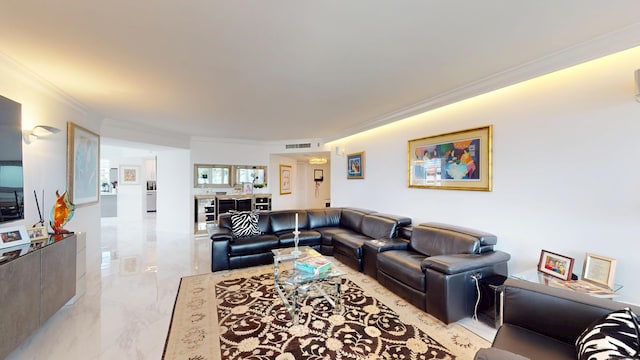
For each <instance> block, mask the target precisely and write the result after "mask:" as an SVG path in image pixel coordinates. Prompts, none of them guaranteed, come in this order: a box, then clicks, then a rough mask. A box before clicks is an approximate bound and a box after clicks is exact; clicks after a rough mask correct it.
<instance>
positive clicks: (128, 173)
mask: <svg viewBox="0 0 640 360" xmlns="http://www.w3.org/2000/svg"><path fill="white" fill-rule="evenodd" d="M139 177H140V167H139V166H129V165H122V166H120V185H137V184H139V183H140V178H139Z"/></svg>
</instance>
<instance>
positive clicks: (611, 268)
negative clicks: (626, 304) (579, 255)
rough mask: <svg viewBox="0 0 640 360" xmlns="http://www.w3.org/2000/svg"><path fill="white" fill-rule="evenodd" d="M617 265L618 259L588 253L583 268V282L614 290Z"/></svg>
mask: <svg viewBox="0 0 640 360" xmlns="http://www.w3.org/2000/svg"><path fill="white" fill-rule="evenodd" d="M616 263H617V261H616V259H612V258H609V257H606V256H601V255H596V254H591V253H587V254H586V255H585V258H584V265H583V266H582V280H585V281H588V282H590V283H593V284H596V285H600V286H604V287H607V288H609V289H613V287H614V285H615V284H614V281H615V275H616Z"/></svg>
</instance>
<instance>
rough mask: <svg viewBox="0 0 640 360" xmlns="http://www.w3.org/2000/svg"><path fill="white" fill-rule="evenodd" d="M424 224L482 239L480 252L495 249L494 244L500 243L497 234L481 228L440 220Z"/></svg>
mask: <svg viewBox="0 0 640 360" xmlns="http://www.w3.org/2000/svg"><path fill="white" fill-rule="evenodd" d="M424 225H428V226H430V227H436V228H440V229H445V230H452V231H456V232H459V233H462V234H467V235H470V236H473V237H474V238H476V239H478V241H480V251H479V252H480V253H485V252H489V251H493V245H495V244H497V243H498V237H497V236H495V235H494V234H491V233H488V232H485V231H481V230H476V229H471V228H466V227H462V226H457V225H449V224H443V223H438V222H428V223H425V224H424Z"/></svg>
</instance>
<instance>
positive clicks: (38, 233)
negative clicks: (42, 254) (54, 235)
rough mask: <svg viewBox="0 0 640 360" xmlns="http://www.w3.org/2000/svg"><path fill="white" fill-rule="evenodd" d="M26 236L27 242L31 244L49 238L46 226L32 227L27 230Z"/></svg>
mask: <svg viewBox="0 0 640 360" xmlns="http://www.w3.org/2000/svg"><path fill="white" fill-rule="evenodd" d="M27 234H28V235H29V240H30V241H31V242H35V241H40V240H45V239H47V238H49V233H48V232H47V227H46V226H34V227H30V228H27Z"/></svg>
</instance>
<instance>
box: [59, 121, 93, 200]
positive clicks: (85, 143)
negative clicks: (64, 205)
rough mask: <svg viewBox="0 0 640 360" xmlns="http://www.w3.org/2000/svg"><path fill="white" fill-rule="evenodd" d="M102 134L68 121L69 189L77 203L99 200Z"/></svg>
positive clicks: (70, 196) (71, 198) (71, 196)
mask: <svg viewBox="0 0 640 360" xmlns="http://www.w3.org/2000/svg"><path fill="white" fill-rule="evenodd" d="M99 171H100V136H99V135H98V134H96V133H94V132H92V131H89V130H87V129H85V128H83V127H81V126H78V125H76V124H74V123H73V122H71V121H69V122H67V191H68V194H69V201H71V202H72V203H73V204H76V205H82V204H91V203H95V202H98V200H99V194H100V172H99Z"/></svg>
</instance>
